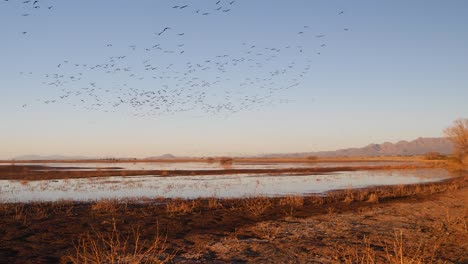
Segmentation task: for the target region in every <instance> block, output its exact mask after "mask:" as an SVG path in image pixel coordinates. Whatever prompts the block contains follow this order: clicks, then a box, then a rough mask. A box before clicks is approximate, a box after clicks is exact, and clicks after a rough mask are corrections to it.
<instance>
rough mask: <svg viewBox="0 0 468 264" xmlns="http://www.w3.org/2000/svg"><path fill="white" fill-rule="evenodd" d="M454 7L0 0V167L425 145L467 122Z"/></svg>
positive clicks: (466, 9) (459, 7) (461, 7)
mask: <svg viewBox="0 0 468 264" xmlns="http://www.w3.org/2000/svg"><path fill="white" fill-rule="evenodd" d="M36 6H37V7H36ZM184 6H186V7H184ZM467 13H468V2H467V1H463V0H458V1H457V0H453V1H431V0H429V1H427V0H424V1H422V0H421V1H403V0H401V1H400V0H397V1H380V0H378V1H375V0H372V1H370V0H369V1H364V0H356V1H344V0H343V1H336V0H327V1H310V0H303V1H300V0H297V1H267V0H256V1H247V0H235V1H234V2H232V1H226V0H221V1H220V2H219V3H218V0H214V1H211V0H209V1H208V0H207V1H194V0H193V1H189V0H166V1H164V0H161V1H152V0H151V1H150V0H140V1H129V0H112V1H110V0H102V1H92V0H80V1H77V0H62V1H58V0H39V1H38V2H37V3H34V1H31V2H28V3H24V1H19V0H9V1H1V2H0V24H1V25H2V26H1V27H0V36H1V39H2V41H0V113H1V115H0V131H1V132H0V159H9V158H13V157H16V156H19V155H26V154H39V155H55V154H61V155H83V156H92V157H147V156H155V155H161V154H164V153H172V154H175V155H183V156H187V155H189V156H211V155H252V154H263V153H285V152H308V151H321V150H334V149H340V148H348V147H361V146H365V145H367V144H370V143H383V142H387V141H390V142H395V141H399V140H412V139H415V138H417V137H440V136H442V135H443V133H442V131H443V129H444V128H445V127H447V126H449V125H450V124H451V122H452V121H453V120H455V119H457V118H461V117H465V118H466V117H467V116H468V103H467V101H468V100H467V99H468V74H467V73H468V59H467V58H468V27H467V26H466V25H468V16H467ZM166 27H168V28H169V29H166V30H164V29H165V28H166Z"/></svg>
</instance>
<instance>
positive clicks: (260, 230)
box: [252, 222, 281, 240]
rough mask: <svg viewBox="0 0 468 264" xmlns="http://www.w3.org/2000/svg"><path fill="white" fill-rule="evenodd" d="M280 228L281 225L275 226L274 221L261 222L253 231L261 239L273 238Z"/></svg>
mask: <svg viewBox="0 0 468 264" xmlns="http://www.w3.org/2000/svg"><path fill="white" fill-rule="evenodd" d="M280 229H281V228H280V227H279V226H275V225H273V224H272V223H266V222H261V223H258V224H257V225H256V226H255V227H253V228H252V232H253V233H254V234H255V235H256V236H257V237H259V238H261V239H265V240H273V239H275V238H276V235H277V234H278V233H279V231H280Z"/></svg>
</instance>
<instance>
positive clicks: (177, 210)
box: [166, 199, 197, 215]
mask: <svg viewBox="0 0 468 264" xmlns="http://www.w3.org/2000/svg"><path fill="white" fill-rule="evenodd" d="M196 207H197V201H195V200H193V201H186V200H182V199H174V200H170V201H168V202H167V203H166V211H167V212H168V213H169V214H170V215H176V214H186V213H191V212H193V210H194V209H195V208H196Z"/></svg>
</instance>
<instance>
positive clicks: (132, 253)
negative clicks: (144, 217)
mask: <svg viewBox="0 0 468 264" xmlns="http://www.w3.org/2000/svg"><path fill="white" fill-rule="evenodd" d="M166 251H167V246H166V237H165V236H161V235H160V234H159V228H158V225H157V226H156V235H155V238H154V239H153V240H151V241H147V240H143V239H141V231H140V228H138V227H137V228H133V229H132V233H131V234H130V235H123V234H122V233H121V232H120V231H119V229H117V226H116V222H115V219H113V221H112V231H110V232H107V233H105V232H99V231H94V232H93V233H92V234H90V233H86V234H85V235H83V236H82V237H81V238H80V239H79V241H78V243H76V244H75V252H74V254H70V255H67V256H65V258H66V259H67V260H68V261H69V262H71V263H73V264H78V263H79V264H87V263H90V264H91V263H93V264H95V263H96V264H104V263H106V264H107V263H109V264H121V263H122V264H123V263H126V264H133V263H148V264H153V263H154V264H156V263H158V264H160V263H161V264H162V263H169V262H170V261H172V259H173V258H174V256H175V252H171V253H167V252H166Z"/></svg>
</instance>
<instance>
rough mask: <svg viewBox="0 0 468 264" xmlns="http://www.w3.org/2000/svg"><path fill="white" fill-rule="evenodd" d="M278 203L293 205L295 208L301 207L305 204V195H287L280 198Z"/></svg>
mask: <svg viewBox="0 0 468 264" xmlns="http://www.w3.org/2000/svg"><path fill="white" fill-rule="evenodd" d="M278 204H279V205H280V206H291V207H294V208H299V207H302V206H304V197H303V196H286V197H281V198H280V199H279V202H278Z"/></svg>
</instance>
